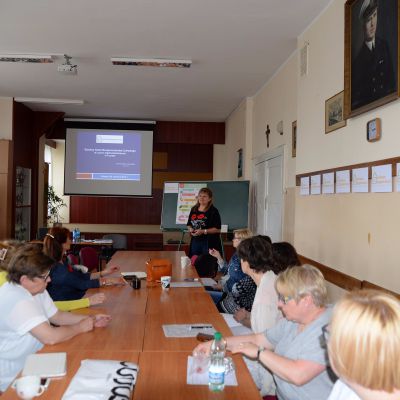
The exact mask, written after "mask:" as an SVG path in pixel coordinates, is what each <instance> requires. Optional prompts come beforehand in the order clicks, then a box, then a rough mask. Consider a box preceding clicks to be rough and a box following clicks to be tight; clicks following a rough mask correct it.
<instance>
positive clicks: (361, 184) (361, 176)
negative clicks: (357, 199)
mask: <svg viewBox="0 0 400 400" xmlns="http://www.w3.org/2000/svg"><path fill="white" fill-rule="evenodd" d="M351 191H352V192H353V193H368V167H365V168H355V169H353V171H352V180H351Z"/></svg>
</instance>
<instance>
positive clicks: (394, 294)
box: [361, 281, 400, 299]
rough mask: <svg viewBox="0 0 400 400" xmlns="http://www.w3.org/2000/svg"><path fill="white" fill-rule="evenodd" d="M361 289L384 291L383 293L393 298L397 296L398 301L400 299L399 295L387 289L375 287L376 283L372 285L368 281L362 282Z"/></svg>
mask: <svg viewBox="0 0 400 400" xmlns="http://www.w3.org/2000/svg"><path fill="white" fill-rule="evenodd" d="M361 288H362V289H375V290H382V291H383V292H386V293H389V294H391V295H392V296H395V297H397V298H398V299H400V294H399V293H395V292H392V291H391V290H388V289H385V288H383V287H382V286H378V285H375V283H371V282H368V281H362V282H361Z"/></svg>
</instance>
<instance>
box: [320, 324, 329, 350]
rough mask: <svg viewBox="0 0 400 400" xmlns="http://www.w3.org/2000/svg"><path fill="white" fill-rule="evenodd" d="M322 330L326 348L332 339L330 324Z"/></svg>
mask: <svg viewBox="0 0 400 400" xmlns="http://www.w3.org/2000/svg"><path fill="white" fill-rule="evenodd" d="M321 329H322V339H323V341H324V343H325V346H326V345H327V344H328V342H329V339H330V337H331V332H330V331H329V324H326V325H324V326H323V327H322V328H321Z"/></svg>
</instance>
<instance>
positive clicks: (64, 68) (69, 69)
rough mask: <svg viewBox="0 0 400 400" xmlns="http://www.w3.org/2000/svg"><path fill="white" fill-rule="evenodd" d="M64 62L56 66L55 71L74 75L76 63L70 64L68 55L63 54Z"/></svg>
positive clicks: (76, 69)
mask: <svg viewBox="0 0 400 400" xmlns="http://www.w3.org/2000/svg"><path fill="white" fill-rule="evenodd" d="M64 58H65V62H64V63H63V64H59V65H58V66H57V71H58V72H62V73H64V74H68V75H76V74H77V73H78V65H76V64H75V65H73V64H71V58H72V57H70V56H68V55H66V54H64Z"/></svg>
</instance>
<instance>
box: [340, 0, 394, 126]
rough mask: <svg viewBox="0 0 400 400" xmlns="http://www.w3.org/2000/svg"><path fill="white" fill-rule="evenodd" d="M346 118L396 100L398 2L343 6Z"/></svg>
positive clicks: (358, 1)
mask: <svg viewBox="0 0 400 400" xmlns="http://www.w3.org/2000/svg"><path fill="white" fill-rule="evenodd" d="M344 47H345V60H344V63H345V66H344V111H345V118H349V117H353V116H355V115H359V114H362V113H364V112H366V111H369V110H372V109H374V108H376V107H379V106H381V105H383V104H386V103H388V102H390V101H393V100H395V99H397V98H398V97H399V82H398V77H399V61H398V56H399V0H347V1H346V3H345V43H344Z"/></svg>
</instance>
